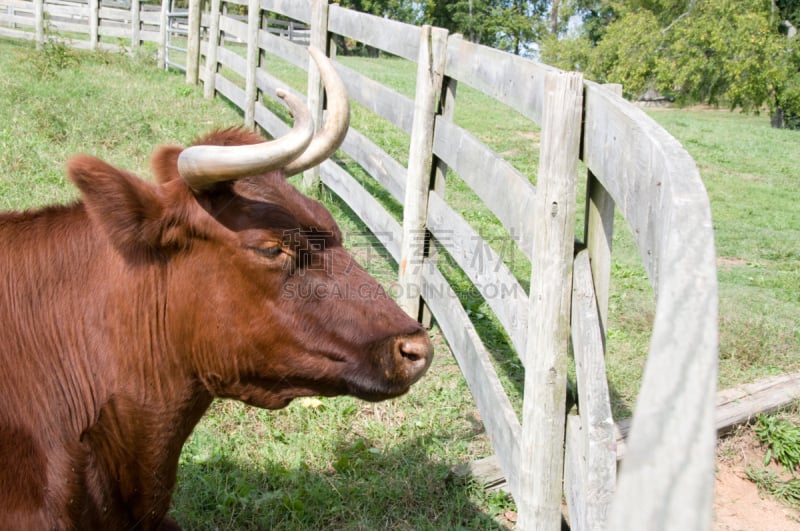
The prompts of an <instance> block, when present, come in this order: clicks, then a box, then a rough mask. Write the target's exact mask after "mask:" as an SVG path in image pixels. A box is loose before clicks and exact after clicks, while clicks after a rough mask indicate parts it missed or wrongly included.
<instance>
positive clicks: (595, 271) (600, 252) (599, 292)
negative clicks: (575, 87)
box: [583, 83, 622, 345]
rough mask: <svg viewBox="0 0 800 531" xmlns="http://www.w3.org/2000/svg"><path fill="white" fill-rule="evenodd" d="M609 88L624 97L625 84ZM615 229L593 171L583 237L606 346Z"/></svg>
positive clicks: (611, 201)
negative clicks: (612, 240) (590, 266)
mask: <svg viewBox="0 0 800 531" xmlns="http://www.w3.org/2000/svg"><path fill="white" fill-rule="evenodd" d="M604 86H605V88H606V89H607V90H608V91H609V92H612V93H614V94H616V95H618V96H620V97H621V96H622V85H619V84H616V83H613V84H611V83H610V84H608V85H604ZM613 231H614V199H613V198H612V197H611V195H610V194H609V193H608V192H607V191H606V189H605V188H603V185H602V184H600V181H598V180H597V177H595V176H594V174H593V173H592V172H591V171H589V174H588V176H587V179H586V216H585V218H584V231H583V234H584V236H583V239H584V243H585V244H586V249H587V250H588V251H589V260H590V262H591V265H592V279H593V280H594V290H595V297H596V298H597V310H598V312H599V313H600V323H601V325H602V334H603V345H605V337H606V331H607V326H608V296H609V287H610V282H611V239H612V236H613Z"/></svg>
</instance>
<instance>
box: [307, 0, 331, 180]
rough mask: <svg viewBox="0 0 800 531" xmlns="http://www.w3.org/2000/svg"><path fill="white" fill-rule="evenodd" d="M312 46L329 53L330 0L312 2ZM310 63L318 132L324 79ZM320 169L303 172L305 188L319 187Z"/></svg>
mask: <svg viewBox="0 0 800 531" xmlns="http://www.w3.org/2000/svg"><path fill="white" fill-rule="evenodd" d="M311 46H313V47H315V48H317V49H318V50H321V51H323V52H324V53H326V54H327V52H328V0H312V2H311ZM306 62H307V63H308V66H307V67H306V68H307V71H308V89H307V92H306V93H307V94H308V108H309V109H310V110H311V115H312V117H313V118H314V125H315V129H316V130H317V131H319V130H321V129H322V115H323V111H324V103H325V95H324V91H325V89H324V86H323V85H322V78H321V77H320V74H319V69H318V68H317V65H316V63H315V62H314V61H313V60H311V58H310V57H309V58H308V59H306ZM319 178H320V169H319V166H314V167H312V168H309V169H307V170H306V171H304V172H303V186H304V187H305V188H306V189H307V190H311V189H313V188H316V187H318V186H319Z"/></svg>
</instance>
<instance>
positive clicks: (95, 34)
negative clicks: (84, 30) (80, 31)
mask: <svg viewBox="0 0 800 531" xmlns="http://www.w3.org/2000/svg"><path fill="white" fill-rule="evenodd" d="M99 29H100V0H89V49H90V50H92V51H94V50H97V43H98V42H99V41H100V35H99Z"/></svg>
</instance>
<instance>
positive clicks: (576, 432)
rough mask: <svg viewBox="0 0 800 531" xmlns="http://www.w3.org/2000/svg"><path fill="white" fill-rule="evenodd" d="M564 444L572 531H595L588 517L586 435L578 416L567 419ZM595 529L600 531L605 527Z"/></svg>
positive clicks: (566, 483) (565, 485) (565, 473)
mask: <svg viewBox="0 0 800 531" xmlns="http://www.w3.org/2000/svg"><path fill="white" fill-rule="evenodd" d="M565 439H566V440H565V443H564V497H565V498H566V500H567V512H568V514H569V529H570V531H586V530H588V529H593V528H592V527H591V526H590V522H591V520H589V516H588V505H589V503H590V499H589V489H588V487H587V485H586V476H587V471H586V469H587V468H588V463H589V458H588V457H587V456H586V444H585V439H586V434H585V432H584V431H583V426H582V425H581V421H580V419H579V418H578V417H577V416H576V415H570V416H569V417H567V434H566V437H565ZM594 529H597V530H598V531H600V530H602V529H603V527H601V526H598V527H596V528H594Z"/></svg>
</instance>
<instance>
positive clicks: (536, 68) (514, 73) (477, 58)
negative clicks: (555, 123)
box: [445, 35, 558, 125]
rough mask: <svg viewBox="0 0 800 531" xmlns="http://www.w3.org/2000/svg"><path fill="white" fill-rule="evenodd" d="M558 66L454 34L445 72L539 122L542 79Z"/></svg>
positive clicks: (449, 45) (449, 46)
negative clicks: (476, 42) (519, 55)
mask: <svg viewBox="0 0 800 531" xmlns="http://www.w3.org/2000/svg"><path fill="white" fill-rule="evenodd" d="M557 71H558V70H557V69H555V68H553V67H551V66H547V65H545V64H543V63H536V62H533V61H530V60H528V59H525V58H523V57H518V56H515V55H510V54H508V53H506V52H502V51H500V50H496V49H494V48H489V47H487V46H482V45H480V44H475V43H472V42H469V41H467V40H464V39H463V38H462V37H461V36H460V35H451V36H450V39H449V40H448V45H447V67H446V69H445V74H446V75H447V76H449V77H453V78H455V79H457V80H459V81H462V82H464V83H466V84H467V85H470V86H472V87H474V88H476V89H478V90H480V91H481V92H483V93H485V94H488V95H489V96H492V97H493V98H495V99H497V100H498V101H501V102H503V103H505V104H506V105H508V106H509V107H511V108H512V109H515V110H517V111H518V112H520V113H521V114H522V115H523V116H525V117H527V118H529V119H531V120H533V121H534V122H536V123H537V124H540V125H541V123H542V105H543V83H544V77H545V75H546V74H547V73H548V72H557Z"/></svg>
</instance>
